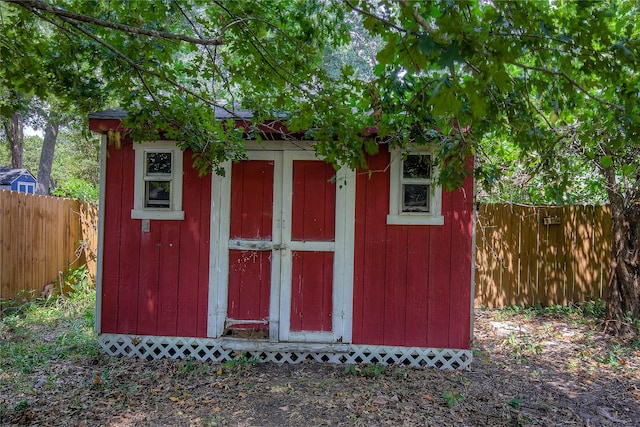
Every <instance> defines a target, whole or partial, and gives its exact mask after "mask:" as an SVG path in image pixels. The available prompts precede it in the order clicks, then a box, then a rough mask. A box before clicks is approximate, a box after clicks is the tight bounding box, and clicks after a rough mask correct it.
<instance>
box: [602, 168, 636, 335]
mask: <svg viewBox="0 0 640 427" xmlns="http://www.w3.org/2000/svg"><path fill="white" fill-rule="evenodd" d="M609 169H611V168H609ZM605 176H606V179H607V183H608V184H609V185H608V188H609V189H608V192H609V202H610V203H611V268H610V279H609V293H608V297H607V310H606V322H607V323H606V327H605V330H606V331H608V332H610V333H612V334H615V335H626V334H629V333H631V334H635V333H637V332H638V331H637V330H635V329H634V327H633V324H632V322H631V321H632V319H640V200H626V199H625V197H623V196H622V194H621V192H619V191H616V190H617V189H618V186H617V185H616V184H617V183H616V177H615V174H614V172H613V171H612V170H609V171H608V172H607V171H605Z"/></svg>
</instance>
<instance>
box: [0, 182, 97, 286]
mask: <svg viewBox="0 0 640 427" xmlns="http://www.w3.org/2000/svg"><path fill="white" fill-rule="evenodd" d="M0 215H1V216H0V298H1V299H9V298H13V297H14V296H15V295H16V294H17V293H19V292H20V291H32V290H33V291H35V294H36V295H37V294H38V293H39V292H41V291H42V289H43V287H44V286H45V285H46V284H48V283H51V282H53V281H56V280H57V279H58V277H59V274H60V273H62V274H65V273H66V272H68V271H69V270H70V269H73V268H76V267H78V266H80V265H83V264H85V263H86V264H87V266H88V267H89V272H90V274H92V275H93V277H95V271H96V251H95V248H96V247H97V222H98V209H97V206H96V205H94V204H90V203H85V202H81V201H78V200H72V199H62V198H58V197H44V196H35V195H31V194H24V193H18V192H14V191H0Z"/></svg>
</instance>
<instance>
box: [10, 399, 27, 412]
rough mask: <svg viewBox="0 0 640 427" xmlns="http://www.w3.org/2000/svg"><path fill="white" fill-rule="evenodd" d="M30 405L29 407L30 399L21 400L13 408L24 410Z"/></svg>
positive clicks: (16, 410)
mask: <svg viewBox="0 0 640 427" xmlns="http://www.w3.org/2000/svg"><path fill="white" fill-rule="evenodd" d="M28 407H29V401H28V400H21V401H20V402H18V403H16V405H15V406H14V407H13V410H14V411H15V412H18V411H24V410H25V409H27V408H28Z"/></svg>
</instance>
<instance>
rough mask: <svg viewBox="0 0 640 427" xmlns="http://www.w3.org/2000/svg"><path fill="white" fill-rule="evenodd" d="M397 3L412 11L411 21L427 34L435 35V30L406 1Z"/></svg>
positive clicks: (400, 0)
mask: <svg viewBox="0 0 640 427" xmlns="http://www.w3.org/2000/svg"><path fill="white" fill-rule="evenodd" d="M398 3H400V5H401V6H402V7H405V8H411V9H412V11H413V12H412V15H413V19H415V20H416V22H417V23H418V25H420V26H421V27H422V29H423V30H425V31H426V32H427V33H428V34H430V35H434V34H435V33H436V29H435V28H433V27H432V26H431V25H429V23H428V22H427V21H425V19H424V18H423V17H422V15H420V14H419V13H418V11H417V10H416V9H415V8H414V7H413V6H411V4H409V1H408V0H398Z"/></svg>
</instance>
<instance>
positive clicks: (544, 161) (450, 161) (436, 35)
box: [347, 0, 640, 332]
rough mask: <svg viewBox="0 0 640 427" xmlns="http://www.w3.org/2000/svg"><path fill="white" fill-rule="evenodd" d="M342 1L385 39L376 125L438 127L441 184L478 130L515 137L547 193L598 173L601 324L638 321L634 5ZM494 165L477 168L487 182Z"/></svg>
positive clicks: (639, 50) (639, 114)
mask: <svg viewBox="0 0 640 427" xmlns="http://www.w3.org/2000/svg"><path fill="white" fill-rule="evenodd" d="M347 3H348V4H349V6H350V7H351V8H352V9H353V10H356V11H358V12H359V13H361V14H362V15H363V16H365V26H366V27H367V28H368V29H369V30H370V31H371V32H372V33H374V34H378V35H381V36H382V37H383V38H384V40H385V41H386V46H385V47H384V48H383V49H382V50H381V52H380V53H379V55H378V60H379V65H378V66H377V68H376V70H377V73H378V79H377V81H376V83H377V85H378V88H379V90H380V92H381V93H382V99H383V100H384V102H385V105H384V106H383V107H384V111H385V112H387V114H385V116H384V117H383V121H384V127H385V128H386V129H385V132H386V133H388V134H389V135H393V136H395V140H396V141H397V143H398V144H401V145H406V144H411V143H413V144H415V143H419V141H420V140H428V139H429V137H430V135H429V133H427V134H426V135H425V133H424V130H425V129H434V128H435V129H440V132H438V135H434V136H436V139H437V142H438V144H439V147H440V161H441V162H443V165H444V167H445V174H444V178H445V180H446V181H447V182H449V183H454V184H455V183H457V182H458V180H459V179H460V178H461V176H462V175H463V174H464V169H463V168H462V167H461V165H462V162H461V160H462V159H463V158H464V157H466V156H467V155H469V154H472V153H476V154H479V155H480V156H482V151H479V150H481V149H482V148H483V147H485V146H486V143H487V141H486V139H488V138H491V139H493V140H494V141H495V140H498V141H501V140H509V141H511V142H512V143H513V144H515V146H516V147H517V149H518V155H519V156H520V157H521V158H522V159H527V160H528V161H529V162H530V164H531V166H532V169H534V170H535V171H536V172H537V174H538V175H539V176H541V177H542V178H543V179H544V180H545V181H546V184H547V188H549V189H555V190H556V191H555V192H556V194H561V193H562V191H563V190H565V189H566V187H567V185H568V184H569V183H570V182H571V180H572V178H574V177H572V176H571V174H572V173H573V172H575V171H577V169H580V170H583V171H584V170H585V169H584V168H585V167H587V169H589V170H597V171H598V173H599V174H600V179H599V182H600V183H601V184H602V187H603V188H605V189H606V193H607V196H608V200H609V203H610V204H611V210H612V219H613V226H612V230H611V233H612V242H613V251H612V254H611V281H610V283H609V295H608V301H607V318H608V320H609V322H608V323H607V329H609V330H611V331H612V332H626V331H629V330H630V329H631V328H630V325H629V323H628V322H626V321H625V319H629V318H635V319H638V318H640V203H638V200H639V199H640V174H639V173H638V171H639V170H640V141H639V140H638V135H639V131H640V103H639V102H638V101H639V100H640V99H639V95H640V90H639V89H640V74H639V73H638V71H637V70H638V69H639V68H638V65H639V64H638V58H639V55H640V39H639V38H640V32H639V31H640V28H639V25H638V24H639V22H640V20H639V18H638V12H639V10H638V5H637V3H636V2H634V1H623V0H621V1H613V0H612V1H599V2H571V1H558V2H468V1H435V2H421V3H414V2H411V3H409V2H408V1H407V0H398V2H397V4H391V3H390V2H385V1H381V2H379V3H377V4H372V2H366V1H359V2H357V3H355V2H353V3H352V2H348V1H347ZM464 130H467V131H466V132H465V131H464ZM576 161H578V162H579V163H578V166H579V167H576V165H575V164H573V163H572V162H576ZM452 166H453V167H452ZM499 172H500V171H499V168H497V167H495V166H494V165H491V164H485V165H483V167H481V168H478V169H477V170H476V173H477V175H478V176H479V177H481V178H484V179H485V182H488V183H490V182H491V181H492V180H493V179H495V177H496V174H497V173H499Z"/></svg>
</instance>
